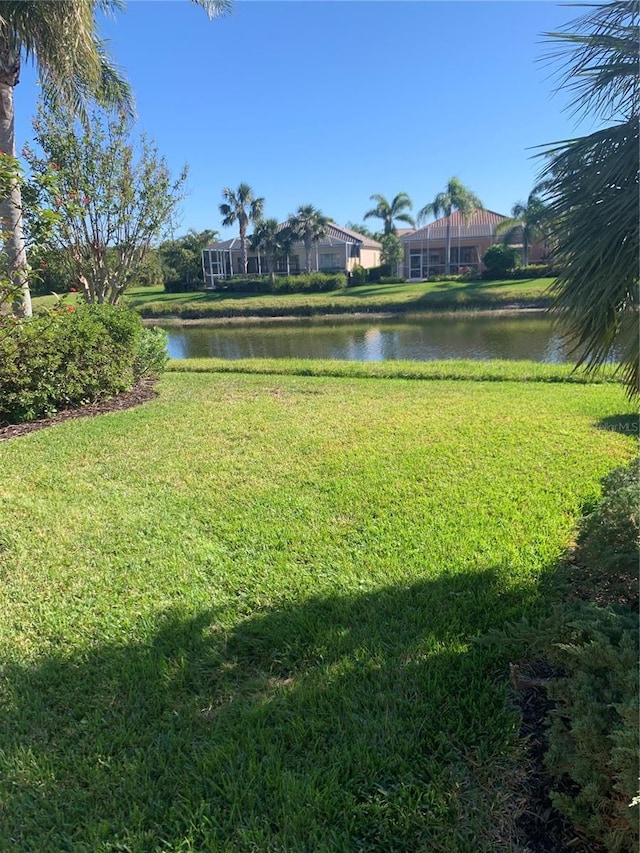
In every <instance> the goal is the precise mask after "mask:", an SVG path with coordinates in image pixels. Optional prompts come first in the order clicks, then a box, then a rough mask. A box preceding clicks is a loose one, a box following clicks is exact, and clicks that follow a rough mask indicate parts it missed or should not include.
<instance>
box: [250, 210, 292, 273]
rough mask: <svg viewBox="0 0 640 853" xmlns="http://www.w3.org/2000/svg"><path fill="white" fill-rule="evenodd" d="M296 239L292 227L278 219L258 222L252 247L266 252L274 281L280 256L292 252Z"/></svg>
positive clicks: (252, 239)
mask: <svg viewBox="0 0 640 853" xmlns="http://www.w3.org/2000/svg"><path fill="white" fill-rule="evenodd" d="M294 240H295V235H294V233H293V232H292V230H291V228H290V227H288V226H284V227H282V226H280V225H279V224H278V220H277V219H263V220H262V221H261V222H258V223H257V225H256V228H255V231H254V232H253V236H252V238H251V248H252V249H254V250H257V251H260V252H263V253H264V255H265V257H266V259H267V268H268V270H269V278H270V279H271V282H272V283H273V282H274V281H275V278H276V266H277V263H278V258H285V257H286V256H287V255H288V254H290V252H291V247H292V245H293V242H294Z"/></svg>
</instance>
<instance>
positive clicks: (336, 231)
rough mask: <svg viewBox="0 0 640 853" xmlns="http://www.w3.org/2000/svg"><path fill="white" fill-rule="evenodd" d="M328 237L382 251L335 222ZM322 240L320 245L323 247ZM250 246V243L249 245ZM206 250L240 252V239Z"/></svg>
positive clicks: (331, 223)
mask: <svg viewBox="0 0 640 853" xmlns="http://www.w3.org/2000/svg"><path fill="white" fill-rule="evenodd" d="M288 224H289V221H288V220H287V221H286V222H281V223H280V225H279V226H278V228H284V227H285V226H286V225H288ZM327 237H328V238H329V242H331V238H333V239H334V240H340V241H341V242H343V243H361V244H362V246H364V247H365V248H370V249H381V248H382V246H381V245H380V243H377V242H376V241H375V240H372V239H371V238H370V237H366V236H365V235H364V234H360V233H358V232H357V231H350V230H349V229H348V228H343V227H342V226H341V225H336V223H335V222H329V223H328V225H327ZM250 239H251V235H250V234H248V235H247V241H250ZM322 242H323V241H322V240H321V241H320V244H321V245H322ZM247 245H248V243H247ZM205 249H206V250H208V251H213V252H219V251H225V252H226V251H229V250H231V249H233V250H234V251H240V238H239V237H232V238H231V239H230V240H219V241H218V242H217V243H210V244H209V245H208V246H205Z"/></svg>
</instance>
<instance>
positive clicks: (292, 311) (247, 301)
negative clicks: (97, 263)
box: [34, 278, 552, 319]
mask: <svg viewBox="0 0 640 853" xmlns="http://www.w3.org/2000/svg"><path fill="white" fill-rule="evenodd" d="M551 282H552V279H548V278H539V279H531V280H529V281H494V282H485V281H479V282H459V281H444V282H442V281H441V282H411V283H409V282H406V283H405V284H376V285H363V286H362V287H350V288H347V289H345V290H337V291H334V292H332V293H308V294H301V293H290V294H283V295H269V294H265V295H260V294H258V295H247V294H243V293H227V292H225V291H207V292H198V293H166V292H165V291H164V289H163V288H162V287H138V288H132V289H131V290H130V291H128V292H127V294H126V295H125V297H124V300H123V302H124V304H127V305H130V306H131V307H133V308H135V309H136V310H137V311H139V312H140V313H141V314H142V315H143V316H144V317H150V318H153V317H158V318H164V317H170V316H175V317H182V318H184V319H192V318H196V317H201V318H210V319H216V318H224V317H252V316H253V317H255V316H263V317H272V316H313V315H318V314H326V313H328V314H335V313H354V312H358V313H359V312H368V313H371V312H376V311H389V312H402V311H430V310H448V309H451V310H457V309H463V308H470V309H475V308H500V307H504V306H508V305H513V304H527V305H537V306H544V305H547V304H548V302H549V299H548V296H547V295H546V291H547V289H548V287H549V285H550V284H551ZM68 298H69V297H68ZM75 298H77V297H71V300H72V301H73V299H75ZM53 301H54V297H52V296H41V297H37V298H36V299H34V306H35V307H40V306H45V305H51V304H53Z"/></svg>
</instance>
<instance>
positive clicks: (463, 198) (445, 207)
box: [418, 178, 482, 275]
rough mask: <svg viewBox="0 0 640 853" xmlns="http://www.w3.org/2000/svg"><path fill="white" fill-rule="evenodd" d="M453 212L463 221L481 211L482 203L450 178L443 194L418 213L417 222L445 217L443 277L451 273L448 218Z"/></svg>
mask: <svg viewBox="0 0 640 853" xmlns="http://www.w3.org/2000/svg"><path fill="white" fill-rule="evenodd" d="M454 210H459V211H460V213H461V214H462V216H463V218H464V219H468V218H469V217H470V216H471V215H472V214H473V213H475V211H476V210H482V202H481V201H480V199H479V198H478V196H477V195H474V193H472V192H471V190H469V189H467V188H466V187H465V186H464V184H463V183H462V182H461V181H460V180H459V179H458V178H451V180H450V181H449V183H448V184H447V187H446V189H445V191H444V192H441V193H438V195H437V196H436V197H435V198H434V200H433V201H432V202H431V203H430V204H425V206H424V207H423V208H422V210H421V211H420V212H419V213H418V221H421V220H424V219H426V218H427V216H434V217H435V218H436V219H437V218H438V217H439V216H440V215H444V216H446V217H447V234H446V239H447V244H446V245H447V249H446V258H445V267H444V272H445V275H449V273H450V271H451V222H450V221H449V220H450V217H451V214H452V213H453V211H454Z"/></svg>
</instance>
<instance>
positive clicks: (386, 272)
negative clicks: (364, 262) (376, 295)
mask: <svg viewBox="0 0 640 853" xmlns="http://www.w3.org/2000/svg"><path fill="white" fill-rule="evenodd" d="M367 272H368V278H369V281H371V282H379V281H380V279H381V278H385V277H386V276H390V275H391V272H392V270H391V264H380V266H379V267H369V269H368V271H367Z"/></svg>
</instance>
